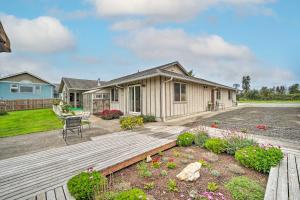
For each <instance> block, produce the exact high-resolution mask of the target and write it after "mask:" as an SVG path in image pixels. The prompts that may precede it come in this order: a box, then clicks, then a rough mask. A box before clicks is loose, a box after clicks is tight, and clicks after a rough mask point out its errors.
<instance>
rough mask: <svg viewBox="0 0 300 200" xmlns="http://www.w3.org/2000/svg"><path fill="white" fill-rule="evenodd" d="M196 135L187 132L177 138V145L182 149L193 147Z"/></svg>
mask: <svg viewBox="0 0 300 200" xmlns="http://www.w3.org/2000/svg"><path fill="white" fill-rule="evenodd" d="M194 139H195V135H194V134H193V133H189V132H185V133H182V134H180V135H179V136H178V137H177V142H176V143H177V145H178V146H181V147H187V146H191V145H192V144H193V142H194Z"/></svg>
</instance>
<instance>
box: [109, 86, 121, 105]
mask: <svg viewBox="0 0 300 200" xmlns="http://www.w3.org/2000/svg"><path fill="white" fill-rule="evenodd" d="M112 89H113V90H114V91H115V92H114V98H112V91H111V90H110V99H111V102H114V103H119V99H120V96H119V88H116V87H114V88H112ZM116 91H118V100H117V101H116V100H115V99H116ZM113 99H114V100H113Z"/></svg>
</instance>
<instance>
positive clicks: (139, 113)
mask: <svg viewBox="0 0 300 200" xmlns="http://www.w3.org/2000/svg"><path fill="white" fill-rule="evenodd" d="M136 86H140V106H141V108H140V110H141V111H140V112H133V111H129V110H130V105H129V101H130V99H129V98H130V97H129V88H131V87H136ZM127 96H128V97H127V102H128V113H129V114H132V115H141V113H142V85H141V84H136V85H130V86H128V95H127ZM134 107H135V105H134ZM134 110H135V109H134Z"/></svg>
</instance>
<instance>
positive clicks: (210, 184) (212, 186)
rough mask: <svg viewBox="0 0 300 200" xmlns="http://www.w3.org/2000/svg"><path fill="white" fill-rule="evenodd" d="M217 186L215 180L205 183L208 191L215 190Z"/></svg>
mask: <svg viewBox="0 0 300 200" xmlns="http://www.w3.org/2000/svg"><path fill="white" fill-rule="evenodd" d="M218 188H219V186H218V185H217V184H216V183H215V182H208V184H207V190H208V191H210V192H215V191H217V190H218Z"/></svg>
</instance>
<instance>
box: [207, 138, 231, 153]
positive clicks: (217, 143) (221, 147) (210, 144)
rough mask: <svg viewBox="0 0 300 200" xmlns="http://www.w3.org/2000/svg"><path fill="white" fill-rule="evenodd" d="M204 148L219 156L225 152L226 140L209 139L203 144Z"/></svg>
mask: <svg viewBox="0 0 300 200" xmlns="http://www.w3.org/2000/svg"><path fill="white" fill-rule="evenodd" d="M204 146H205V148H207V149H208V150H210V151H212V152H214V153H217V154H220V153H223V152H225V151H226V146H227V144H226V140H223V139H221V138H210V139H208V140H206V142H205V144H204Z"/></svg>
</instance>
